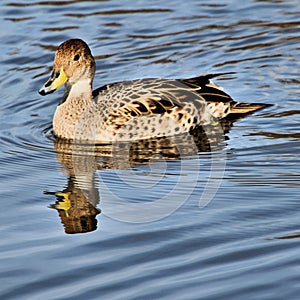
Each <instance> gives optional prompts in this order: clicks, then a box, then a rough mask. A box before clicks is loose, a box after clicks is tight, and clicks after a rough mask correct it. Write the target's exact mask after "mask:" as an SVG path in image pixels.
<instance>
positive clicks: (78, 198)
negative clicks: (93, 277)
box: [46, 120, 233, 234]
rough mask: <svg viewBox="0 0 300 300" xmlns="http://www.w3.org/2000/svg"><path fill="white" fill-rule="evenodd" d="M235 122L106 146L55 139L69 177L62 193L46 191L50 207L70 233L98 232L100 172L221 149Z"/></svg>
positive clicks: (61, 161) (59, 157)
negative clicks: (50, 196)
mask: <svg viewBox="0 0 300 300" xmlns="http://www.w3.org/2000/svg"><path fill="white" fill-rule="evenodd" d="M232 122H233V121H232V120H231V121H230V120H223V121H222V122H221V123H218V124H217V126H216V125H209V126H206V127H205V128H203V127H198V128H197V129H195V130H194V131H193V132H191V133H190V134H184V135H178V136H172V137H163V138H156V139H147V140H138V141H134V142H120V143H113V144H103V145H84V144H76V143H74V142H70V141H67V140H62V139H55V140H54V149H55V152H56V156H57V160H58V162H59V163H60V164H61V165H62V167H63V170H64V172H65V173H66V175H67V176H68V183H67V185H66V187H65V188H64V189H63V190H61V191H57V192H46V194H52V195H54V196H55V197H56V202H55V203H54V204H51V205H50V208H53V209H56V210H57V212H58V215H59V217H60V219H61V222H62V224H63V225H64V229H65V233H67V234H74V233H86V232H90V231H93V230H96V229H97V219H96V216H97V215H98V214H100V212H101V210H100V209H99V208H97V206H98V205H99V202H100V196H99V190H98V187H97V180H96V178H97V176H96V171H97V170H103V169H129V168H132V167H134V166H137V165H139V164H142V163H149V162H150V161H153V160H155V159H157V160H158V161H162V160H180V159H185V157H191V156H195V155H198V153H199V152H211V151H216V150H218V149H222V148H223V147H224V145H225V142H224V141H225V139H226V138H225V137H226V136H225V135H224V133H227V132H228V131H229V130H230V128H231V125H232ZM220 125H221V126H220Z"/></svg>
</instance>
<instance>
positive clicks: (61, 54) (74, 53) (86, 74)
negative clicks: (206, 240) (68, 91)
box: [39, 39, 96, 96]
mask: <svg viewBox="0 0 300 300" xmlns="http://www.w3.org/2000/svg"><path fill="white" fill-rule="evenodd" d="M95 69H96V66H95V60H94V57H93V56H92V54H91V50H90V48H89V46H88V45H87V44H86V43H85V42H84V41H83V40H80V39H71V40H67V41H65V42H63V43H62V44H60V45H59V47H58V48H57V50H56V53H55V58H54V63H53V72H52V74H51V77H50V78H49V79H48V81H47V82H46V83H45V84H44V85H43V86H42V88H41V89H40V90H39V93H40V94H41V95H42V96H44V95H47V94H50V93H53V92H54V91H56V90H57V89H58V88H59V87H60V86H61V85H63V84H64V83H66V84H68V85H70V86H72V85H73V84H75V83H76V82H78V81H80V80H90V81H91V82H92V80H93V78H94V75H95Z"/></svg>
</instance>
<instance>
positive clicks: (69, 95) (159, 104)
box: [39, 39, 268, 143]
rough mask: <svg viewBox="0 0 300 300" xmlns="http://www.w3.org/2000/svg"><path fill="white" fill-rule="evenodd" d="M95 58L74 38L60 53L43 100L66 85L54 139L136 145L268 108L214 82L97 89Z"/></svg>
mask: <svg viewBox="0 0 300 300" xmlns="http://www.w3.org/2000/svg"><path fill="white" fill-rule="evenodd" d="M95 71H96V63H95V59H94V57H93V55H92V53H91V50H90V48H89V46H88V45H87V43H86V42H84V41H83V40H81V39H69V40H66V41H64V42H63V43H61V44H60V45H59V46H58V48H57V50H56V53H55V57H54V63H53V71H52V73H51V76H50V78H49V79H48V80H47V81H46V83H45V84H44V85H43V86H42V87H41V89H40V90H39V94H40V95H42V96H45V95H48V94H50V93H53V92H55V91H56V90H57V89H59V88H60V87H61V86H62V85H64V94H63V97H62V99H61V100H60V102H59V104H58V106H57V108H56V111H55V113H54V117H53V133H54V136H56V137H58V138H62V139H67V140H73V141H74V140H76V141H80V142H81V141H85V142H87V141H88V142H93V143H102V142H114V141H133V140H140V139H148V138H156V137H157V138H159V137H166V136H173V135H176V134H185V133H188V132H190V131H191V130H194V129H195V128H196V127H197V126H205V125H207V124H216V123H217V122H218V121H219V120H222V119H224V118H227V117H228V116H232V115H247V114H249V113H252V112H254V111H257V110H260V109H262V108H264V107H266V106H268V105H267V104H261V103H243V102H236V101H234V100H233V99H232V98H231V97H230V96H229V95H228V94H227V93H226V92H224V90H223V89H222V88H221V87H220V86H218V85H216V84H214V83H213V82H212V81H211V79H212V78H215V77H219V76H224V75H227V74H229V73H215V74H205V75H200V76H197V77H193V78H187V79H164V78H143V79H134V80H127V81H121V82H115V83H111V84H106V85H103V86H101V87H100V88H97V89H95V90H93V80H94V76H95Z"/></svg>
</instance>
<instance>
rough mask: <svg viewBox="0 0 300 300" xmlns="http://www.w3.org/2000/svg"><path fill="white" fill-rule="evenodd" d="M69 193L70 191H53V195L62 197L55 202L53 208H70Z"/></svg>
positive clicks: (66, 209)
mask: <svg viewBox="0 0 300 300" xmlns="http://www.w3.org/2000/svg"><path fill="white" fill-rule="evenodd" d="M70 194H71V193H70V192H66V193H62V192H58V193H55V196H57V197H63V199H62V200H60V201H58V202H57V203H56V204H55V208H56V209H62V210H65V211H68V210H69V209H70V208H71V200H70V198H69V196H70Z"/></svg>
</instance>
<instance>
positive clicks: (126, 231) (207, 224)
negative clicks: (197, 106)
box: [0, 0, 300, 299]
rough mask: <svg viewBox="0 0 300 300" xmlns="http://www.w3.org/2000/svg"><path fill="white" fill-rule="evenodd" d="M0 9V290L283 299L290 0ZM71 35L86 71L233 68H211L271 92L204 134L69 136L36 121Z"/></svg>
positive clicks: (237, 84) (34, 295) (295, 174)
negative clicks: (116, 138) (254, 107)
mask: <svg viewBox="0 0 300 300" xmlns="http://www.w3.org/2000/svg"><path fill="white" fill-rule="evenodd" d="M0 15H1V21H0V37H1V50H0V51H1V62H0V63H1V73H0V87H1V102H0V140H1V146H0V147H1V148H0V162H1V164H0V170H1V172H0V193H1V198H0V199H1V218H0V234H1V235H0V237H1V244H0V249H1V252H0V261H1V268H0V276H1V285H0V298H1V299H299V293H300V254H299V253H300V239H299V237H300V212H299V210H300V203H299V199H300V197H299V196H300V192H299V183H300V180H299V178H300V177H299V152H300V143H299V138H300V132H299V120H300V117H299V116H300V105H299V97H300V89H299V83H300V81H299V67H300V64H299V62H300V55H299V53H300V22H299V19H300V4H299V1H296V0H291V1H262V0H261V1H250V0H249V1H239V0H235V1H218V0H216V1H192V0H188V1H178V0H176V1H160V0H157V1H127V0H124V1H116V0H112V1H109V0H108V1H52V2H51V1H27V0H23V1H9V0H4V1H1V10H0ZM73 37H79V38H83V39H84V40H85V41H86V42H87V43H88V44H89V45H90V47H91V49H92V52H93V54H94V56H95V58H96V62H97V73H96V79H95V86H99V85H102V84H105V83H110V82H115V81H122V80H126V79H134V78H142V77H167V78H186V77H192V76H196V75H198V74H202V73H209V72H232V71H234V72H236V74H234V75H230V76H228V77H227V78H222V79H220V80H218V81H217V83H219V84H221V85H222V86H223V87H224V88H225V90H226V91H227V92H228V93H229V94H230V95H231V96H232V97H233V98H234V99H236V100H240V101H245V102H247V101H248V102H257V103H269V104H274V105H273V106H272V107H269V108H267V109H265V110H262V111H260V112H257V113H255V114H253V115H251V116H248V117H247V118H244V119H241V120H238V121H237V122H235V123H233V124H232V126H229V127H230V128H228V129H227V130H226V134H225V135H224V139H223V140H222V141H218V143H216V144H214V143H212V144H211V145H210V146H211V147H208V148H207V143H206V142H207V141H206V140H205V139H204V141H203V140H202V139H200V141H199V140H198V141H197V142H196V143H195V142H194V140H193V141H191V140H188V139H187V137H186V136H185V137H181V138H179V139H176V140H172V139H171V140H159V141H148V142H147V143H141V144H136V143H135V144H131V145H117V146H116V147H115V148H113V149H112V147H110V146H109V145H103V146H100V147H98V148H97V149H94V148H92V149H89V148H83V149H82V148H81V146H78V147H75V150H74V148H72V146H70V145H68V144H66V143H64V142H61V141H55V140H54V138H53V137H52V134H51V121H52V116H53V113H54V110H55V107H56V105H57V103H58V101H59V98H60V97H61V95H62V94H61V93H62V91H60V92H57V93H55V94H52V95H50V96H48V97H47V98H42V97H40V96H39V95H38V93H37V90H38V89H39V88H40V87H41V85H42V84H43V83H44V82H45V80H46V79H47V76H48V75H49V73H50V69H51V65H52V61H53V55H54V51H55V49H56V47H57V46H58V45H59V44H60V43H61V42H62V41H64V40H66V39H68V38H73ZM225 79H226V80H225ZM186 139H187V140H186ZM210 141H212V140H211V139H210ZM178 149H179V150H178ZM94 151H96V154H97V155H96V157H95V156H94V155H92V154H91V153H94ZM72 153H73V154H74V153H75V155H73V156H72ZM112 153H113V154H114V155H112ZM75 175H76V176H77V177H76V176H75ZM75 178H76V179H75ZM55 194H56V195H55ZM80 232H81V233H80Z"/></svg>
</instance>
